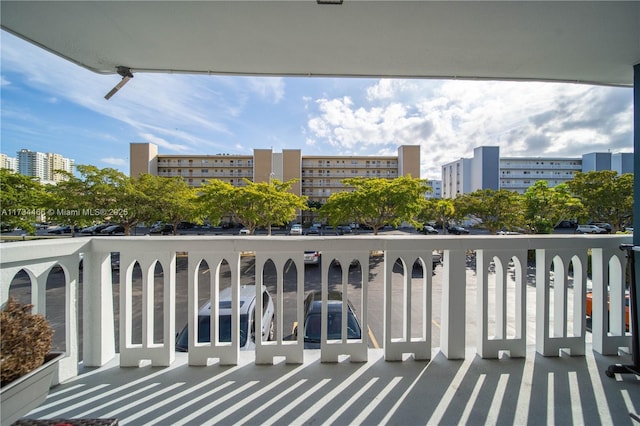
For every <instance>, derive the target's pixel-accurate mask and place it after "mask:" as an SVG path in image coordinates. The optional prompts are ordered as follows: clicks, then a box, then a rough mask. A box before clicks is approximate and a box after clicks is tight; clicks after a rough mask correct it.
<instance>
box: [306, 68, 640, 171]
mask: <svg viewBox="0 0 640 426" xmlns="http://www.w3.org/2000/svg"><path fill="white" fill-rule="evenodd" d="M631 95H632V92H631V89H620V88H609V87H594V86H583V85H575V84H559V83H523V82H493V81H485V82H478V81H439V82H434V81H432V80H380V81H378V82H376V83H375V84H373V85H371V86H369V87H368V88H367V89H366V90H365V91H364V93H363V96H362V97H358V96H357V94H354V93H351V94H350V95H349V96H341V97H334V98H329V97H326V98H321V99H318V100H317V101H316V104H317V111H312V112H311V113H310V118H309V120H308V123H307V126H308V131H309V134H308V139H309V140H311V141H313V143H316V144H318V143H327V144H329V145H331V146H333V147H335V148H337V149H340V150H343V151H349V150H353V149H354V148H355V147H359V149H360V150H361V151H363V152H367V153H375V154H378V153H381V152H383V150H384V149H386V148H385V147H387V146H397V145H402V144H410V145H413V144H420V145H421V146H422V150H421V158H422V174H423V177H429V178H440V169H441V166H442V165H443V164H446V163H448V162H451V161H454V160H457V159H459V158H461V157H470V156H471V155H472V151H473V148H475V147H477V146H483V145H489V146H496V145H497V146H500V149H501V155H503V156H527V155H538V156H577V157H580V156H581V155H582V154H585V153H588V152H593V151H597V150H606V148H607V147H611V146H616V147H619V149H624V147H630V146H631V145H632V140H631V135H632V128H631V121H632V120H631V117H632V115H631V114H632V110H631V108H632V104H631ZM356 99H363V100H362V101H356ZM307 144H309V142H307Z"/></svg>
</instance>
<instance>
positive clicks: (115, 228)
mask: <svg viewBox="0 0 640 426" xmlns="http://www.w3.org/2000/svg"><path fill="white" fill-rule="evenodd" d="M115 234H124V226H122V225H111V226H107V227H106V228H104V229H103V230H102V231H100V235H115Z"/></svg>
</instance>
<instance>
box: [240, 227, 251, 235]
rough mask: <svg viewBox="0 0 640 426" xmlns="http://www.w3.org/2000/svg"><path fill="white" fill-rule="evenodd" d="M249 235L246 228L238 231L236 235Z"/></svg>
mask: <svg viewBox="0 0 640 426" xmlns="http://www.w3.org/2000/svg"><path fill="white" fill-rule="evenodd" d="M250 234H251V233H250V232H249V230H248V229H247V228H242V229H241V230H240V232H238V235H250Z"/></svg>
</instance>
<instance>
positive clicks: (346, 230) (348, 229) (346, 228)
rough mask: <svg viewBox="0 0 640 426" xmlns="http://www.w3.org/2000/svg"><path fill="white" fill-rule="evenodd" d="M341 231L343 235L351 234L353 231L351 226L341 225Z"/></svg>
mask: <svg viewBox="0 0 640 426" xmlns="http://www.w3.org/2000/svg"><path fill="white" fill-rule="evenodd" d="M339 228H340V229H341V230H342V233H343V234H352V233H353V229H351V226H349V225H343V226H340V227H339Z"/></svg>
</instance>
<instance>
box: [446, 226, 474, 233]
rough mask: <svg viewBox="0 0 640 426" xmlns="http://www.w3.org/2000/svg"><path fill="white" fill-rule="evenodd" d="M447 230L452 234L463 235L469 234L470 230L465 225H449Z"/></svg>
mask: <svg viewBox="0 0 640 426" xmlns="http://www.w3.org/2000/svg"><path fill="white" fill-rule="evenodd" d="M447 232H448V233H450V234H455V235H461V234H468V233H469V230H468V229H467V228H465V227H463V226H459V225H449V227H448V228H447Z"/></svg>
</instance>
